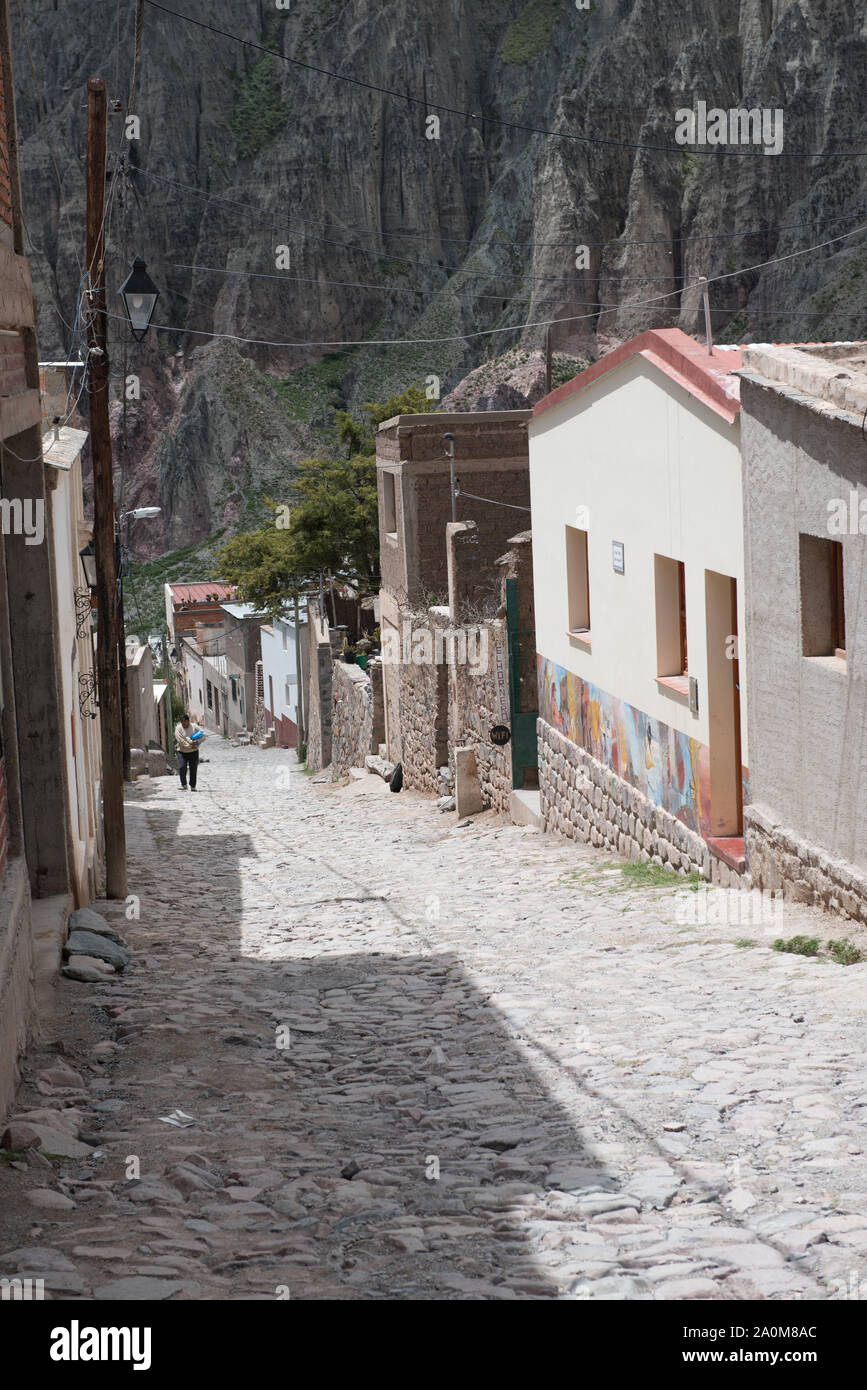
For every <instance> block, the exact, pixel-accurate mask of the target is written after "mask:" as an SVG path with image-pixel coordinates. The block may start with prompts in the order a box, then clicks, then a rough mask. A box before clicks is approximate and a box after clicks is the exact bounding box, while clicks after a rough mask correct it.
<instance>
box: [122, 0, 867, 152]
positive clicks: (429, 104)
mask: <svg viewBox="0 0 867 1390" xmlns="http://www.w3.org/2000/svg"><path fill="white" fill-rule="evenodd" d="M145 3H146V4H148V5H150V6H151V8H152V9H155V10H162V12H163V14H169V15H172V16H173V18H174V19H180V20H183V21H184V22H185V23H186V24H195V25H196V26H197V28H199V29H206V30H207V31H208V32H209V33H211V34H218V35H219V37H220V38H223V39H231V40H232V42H233V43H240V44H243V45H244V47H245V48H254V49H256V51H257V52H259V53H264V54H266V55H267V57H269V58H276V59H278V61H280V62H282V63H288V64H289V65H290V66H291V67H296V68H303V69H304V71H305V72H315V73H317V74H318V75H319V76H320V77H330V78H331V79H332V80H333V81H335V82H346V83H349V84H350V85H351V86H353V87H361V88H363V89H364V90H365V91H368V92H377V93H379V95H381V96H387V97H392V98H394V100H396V101H401V102H406V103H407V104H408V105H410V106H421V107H423V108H424V109H425V110H426V111H445V112H446V113H447V115H450V116H460V117H461V118H462V119H464V120H472V121H482V122H483V123H485V124H487V125H493V126H499V127H501V128H502V129H505V130H518V131H521V132H522V133H523V134H525V135H545V136H548V137H550V138H552V139H555V140H572V141H575V142H576V143H578V144H582V145H611V146H614V147H616V148H618V149H627V150H647V151H654V152H658V153H662V154H676V155H679V156H680V157H681V158H682V157H683V156H684V155H685V154H705V155H706V154H711V153H713V154H714V155H715V156H717V157H720V158H736V159H763V158H765V155H764V151H760V150H756V151H753V150H723V149H718V148H716V147H715V146H714V147H711V148H710V149H709V148H707V147H706V146H699V147H698V148H696V147H694V146H689V145H645V144H642V143H640V142H638V141H633V140H611V139H607V138H605V137H604V136H596V135H576V134H574V133H573V132H572V131H565V130H548V129H547V128H545V127H542V126H528V125H520V124H518V123H517V122H515V121H504V120H502V119H500V118H499V117H497V116H486V115H484V114H483V113H482V112H481V111H463V110H461V109H460V108H458V107H455V106H446V105H444V104H443V103H442V102H437V101H429V100H428V99H427V98H426V97H415V96H411V95H410V94H409V93H407V92H397V91H395V90H394V89H393V88H391V87H380V86H378V85H377V84H376V83H375V82H366V81H364V79H363V78H360V77H351V76H349V75H348V74H346V73H339V72H332V71H331V70H330V69H329V68H321V67H317V65H316V64H315V63H305V62H303V61H302V60H301V59H300V58H290V57H289V56H288V55H287V54H285V53H277V52H276V51H275V50H274V49H273V48H267V47H266V46H265V45H264V44H261V43H255V42H254V41H253V40H252V39H242V38H241V37H240V35H239V34H230V33H228V32H227V31H226V30H225V29H218V28H216V26H215V25H213V24H206V23H205V22H204V20H201V19H193V17H192V15H188V14H181V13H180V12H179V11H178V10H171V9H169V7H168V5H161V4H159V3H158V0H145ZM785 157H788V158H789V159H864V158H867V150H836V151H835V150H818V151H808V150H791V151H786V150H781V151H780V154H778V155H775V156H774V158H777V159H780V158H785Z"/></svg>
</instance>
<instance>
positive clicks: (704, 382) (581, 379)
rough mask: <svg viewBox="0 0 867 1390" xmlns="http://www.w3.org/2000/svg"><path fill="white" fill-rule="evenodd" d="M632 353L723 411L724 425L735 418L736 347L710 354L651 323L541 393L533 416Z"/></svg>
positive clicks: (738, 355) (676, 330)
mask: <svg viewBox="0 0 867 1390" xmlns="http://www.w3.org/2000/svg"><path fill="white" fill-rule="evenodd" d="M636 356H641V357H643V358H645V359H646V360H647V361H648V362H652V363H653V364H654V366H656V367H658V368H659V370H660V371H662V372H665V374H666V376H669V377H671V379H672V381H676V382H677V383H678V384H679V385H680V386H683V387H684V388H685V389H686V390H687V391H689V392H690V394H691V395H693V396H695V397H697V399H698V400H700V401H703V402H704V403H705V405H708V406H710V408H711V410H715V411H716V413H717V414H718V415H722V416H723V418H724V419H726V420H728V422H729V424H731V422H732V421H733V420H734V419H735V418H736V417H737V413H738V410H739V409H740V381H739V379H738V378H737V377H735V376H732V375H731V373H732V372H733V371H735V369H736V368H738V367H739V366H740V365H741V352H740V348H717V347H715V348H714V350H713V353H709V352H708V350H707V348H706V347H705V346H704V344H703V343H697V342H696V341H695V339H694V338H690V336H689V334H687V333H684V332H683V331H682V330H681V329H680V328H651V329H648V331H647V332H646V333H639V334H638V336H637V337H636V338H630V339H629V341H628V342H626V343H621V345H620V347H619V348H615V349H614V351H613V352H609V353H606V355H605V356H604V357H601V358H600V359H599V361H598V362H594V363H593V366H592V367H587V368H586V370H585V371H583V372H579V373H578V375H577V376H575V377H573V378H572V380H571V381H566V382H564V384H563V385H562V386H558V387H557V389H556V391H552V392H551V393H550V395H547V396H543V398H542V400H540V401H539V402H538V404H537V405H536V406H535V407H534V409H533V416H534V418H535V417H536V416H537V415H541V414H543V413H544V411H546V410H550V409H551V408H552V407H553V406H555V405H560V403H561V401H565V400H568V399H569V397H570V396H573V395H575V394H576V393H577V392H578V391H583V390H584V388H585V387H586V386H590V385H592V383H593V382H594V381H598V380H599V378H600V377H602V376H605V375H606V373H607V372H610V371H612V370H613V369H614V368H615V367H619V366H620V364H621V363H622V362H626V361H627V360H628V359H629V358H630V357H636Z"/></svg>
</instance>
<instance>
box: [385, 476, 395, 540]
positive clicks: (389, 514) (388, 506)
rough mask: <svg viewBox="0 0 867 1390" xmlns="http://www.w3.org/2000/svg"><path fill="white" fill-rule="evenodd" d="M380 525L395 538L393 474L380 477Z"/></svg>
mask: <svg viewBox="0 0 867 1390" xmlns="http://www.w3.org/2000/svg"><path fill="white" fill-rule="evenodd" d="M382 524H383V527H384V528H385V530H386V532H387V533H388V535H390V536H394V537H395V539H396V538H397V496H396V492H395V485H394V474H393V473H385V472H384V473H383V475H382Z"/></svg>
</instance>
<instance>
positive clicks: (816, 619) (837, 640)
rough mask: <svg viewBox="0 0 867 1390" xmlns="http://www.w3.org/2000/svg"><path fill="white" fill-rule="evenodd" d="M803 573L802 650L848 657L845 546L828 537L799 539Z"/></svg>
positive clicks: (823, 654)
mask: <svg viewBox="0 0 867 1390" xmlns="http://www.w3.org/2000/svg"><path fill="white" fill-rule="evenodd" d="M798 549H799V561H800V573H801V649H802V651H803V653H804V656H833V657H838V658H840V659H843V660H845V657H846V609H845V603H844V596H843V544H842V542H841V541H832V540H827V539H826V538H825V537H824V536H805V535H801V536H799V537H798Z"/></svg>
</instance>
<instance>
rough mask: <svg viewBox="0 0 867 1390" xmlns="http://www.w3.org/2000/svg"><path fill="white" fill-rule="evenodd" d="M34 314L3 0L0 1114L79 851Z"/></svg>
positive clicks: (56, 941) (61, 924)
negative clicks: (70, 780) (73, 819)
mask: <svg viewBox="0 0 867 1390" xmlns="http://www.w3.org/2000/svg"><path fill="white" fill-rule="evenodd" d="M34 324H35V320H34V309H33V294H32V288H31V278H30V267H29V264H28V262H27V259H26V257H25V255H24V224H23V219H22V215H21V190H20V180H19V172H18V146H17V135H16V128H15V100H14V90H13V81H12V60H11V44H10V29H9V9H8V5H7V3H6V0H0V523H2V524H0V1115H2V1114H5V1112H6V1111H7V1109H8V1106H9V1103H10V1101H11V1098H12V1095H13V1093H14V1088H15V1084H16V1081H17V1074H18V1059H19V1057H20V1055H21V1053H22V1051H23V1050H24V1048H25V1046H26V1045H27V1042H28V1040H29V1038H30V1037H31V1035H32V1032H33V1029H34V1025H35V1006H36V997H37V994H36V987H37V986H38V984H39V980H40V977H41V976H42V975H44V973H45V971H46V969H48V970H50V968H51V961H52V959H54V957H55V955H56V957H58V958H59V949H60V940H61V939H62V936H63V933H64V932H65V928H66V921H67V918H68V913H69V907H70V905H71V893H70V889H71V885H72V867H71V866H72V862H73V846H72V832H71V825H70V814H69V808H70V788H69V786H68V775H69V762H68V745H67V725H68V723H69V721H70V718H72V717H74V715H73V714H72V712H71V711H69V710H68V709H67V708H66V706H65V705H64V697H63V686H62V667H63V666H64V665H65V661H64V658H63V655H62V653H61V651H60V648H59V642H58V634H57V626H56V615H57V611H58V607H57V594H58V588H57V576H56V571H55V548H54V544H53V535H54V529H53V495H52V490H51V486H50V482H49V479H48V476H47V472H46V468H45V462H44V455H43V447H42V407H41V403H40V394H39V365H38V356H37V351H36V336H35V331H34ZM67 601H68V602H69V603H71V602H72V596H71V595H69V596H68V599H67ZM34 899H40V900H41V901H40V902H39V903H36V902H34V901H33V900H34ZM37 916H38V917H39V919H40V941H41V942H44V943H45V945H44V947H43V946H40V948H37V945H36V933H35V920H36V918H37ZM46 962H47V965H46Z"/></svg>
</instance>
